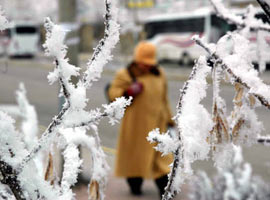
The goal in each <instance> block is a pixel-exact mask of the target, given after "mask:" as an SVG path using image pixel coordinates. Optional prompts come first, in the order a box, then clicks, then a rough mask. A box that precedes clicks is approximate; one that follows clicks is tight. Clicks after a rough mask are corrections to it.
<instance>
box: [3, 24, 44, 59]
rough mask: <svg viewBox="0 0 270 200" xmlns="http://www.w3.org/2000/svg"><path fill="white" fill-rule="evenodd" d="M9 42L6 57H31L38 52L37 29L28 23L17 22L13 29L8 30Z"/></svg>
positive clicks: (34, 25) (38, 37)
mask: <svg viewBox="0 0 270 200" xmlns="http://www.w3.org/2000/svg"><path fill="white" fill-rule="evenodd" d="M8 37H9V42H8V45H7V49H6V53H7V55H8V56H10V57H13V56H29V57H33V56H35V55H36V53H37V52H38V50H39V46H38V43H39V39H40V34H39V29H38V26H37V25H36V24H34V23H30V22H17V23H16V24H15V25H14V27H13V28H10V29H9V30H8Z"/></svg>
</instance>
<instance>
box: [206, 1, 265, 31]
mask: <svg viewBox="0 0 270 200" xmlns="http://www.w3.org/2000/svg"><path fill="white" fill-rule="evenodd" d="M210 2H211V4H212V5H213V7H214V9H215V11H216V13H217V15H219V16H220V17H222V18H223V19H224V20H226V21H228V22H229V23H231V24H235V25H237V27H239V28H241V29H243V28H246V27H249V29H250V30H251V31H259V30H260V31H268V32H270V26H269V25H265V24H262V23H261V22H259V21H258V20H257V23H250V21H245V19H243V18H242V17H241V16H237V15H235V14H232V13H231V12H230V11H229V10H227V9H226V8H225V7H224V5H223V3H222V2H221V1H220V0H210ZM254 20H255V19H254Z"/></svg>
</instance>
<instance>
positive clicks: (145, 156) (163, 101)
mask: <svg viewBox="0 0 270 200" xmlns="http://www.w3.org/2000/svg"><path fill="white" fill-rule="evenodd" d="M157 69H158V71H159V72H160V74H159V75H155V74H153V73H150V72H149V73H143V72H142V71H140V70H139V68H137V67H133V68H132V70H131V72H132V74H134V75H135V77H136V80H137V81H138V82H140V83H142V84H143V92H142V93H140V94H139V95H138V96H136V97H135V98H134V100H133V102H132V105H131V106H129V107H128V108H127V110H126V112H125V115H124V118H123V119H122V124H121V129H120V136H119V140H118V147H117V157H116V166H115V175H116V176H121V177H143V178H159V177H161V176H164V175H165V174H168V173H169V171H170V169H169V165H170V164H171V162H172V155H169V156H164V157H161V154H160V153H159V152H157V151H156V150H155V149H154V148H153V147H154V145H153V144H150V143H149V142H148V141H147V139H146V137H147V136H148V133H149V132H150V131H151V130H153V129H155V128H159V129H160V131H161V132H165V131H166V129H167V126H168V124H169V123H170V124H172V123H173V121H172V120H171V117H172V116H171V112H170V108H169V104H168V99H167V82H166V78H165V74H164V71H163V70H162V69H161V68H160V67H158V68H157ZM131 83H132V78H131V76H130V73H129V72H128V70H127V68H125V69H121V70H120V71H118V72H117V74H116V77H115V79H114V80H113V82H112V84H111V87H110V89H109V97H110V99H111V100H113V99H115V98H116V97H121V96H123V94H124V92H125V91H126V89H127V88H128V87H129V86H130V84H131Z"/></svg>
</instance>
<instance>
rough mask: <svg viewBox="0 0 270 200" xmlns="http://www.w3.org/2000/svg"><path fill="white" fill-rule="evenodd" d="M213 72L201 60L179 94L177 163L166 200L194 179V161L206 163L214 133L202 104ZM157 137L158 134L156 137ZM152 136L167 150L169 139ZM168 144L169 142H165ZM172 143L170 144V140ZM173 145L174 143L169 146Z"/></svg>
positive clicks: (164, 199) (175, 163) (176, 118)
mask: <svg viewBox="0 0 270 200" xmlns="http://www.w3.org/2000/svg"><path fill="white" fill-rule="evenodd" d="M209 72H210V67H208V66H207V64H206V58H205V57H201V58H200V59H199V60H198V61H197V63H196V64H195V66H194V67H193V70H192V73H191V75H190V77H189V79H188V81H187V82H185V84H184V86H183V89H182V90H181V91H180V97H179V102H178V105H177V114H176V117H175V121H176V124H177V129H178V135H177V136H176V137H175V138H173V139H174V143H175V145H177V146H174V147H173V148H172V149H171V150H172V151H173V154H174V162H173V165H172V169H171V173H170V175H169V181H168V184H167V187H166V189H165V193H164V195H163V198H162V199H163V200H169V199H172V198H173V197H174V196H175V194H176V193H178V192H179V191H180V186H181V184H183V183H184V181H185V179H186V178H188V177H189V176H191V174H192V169H191V167H190V164H191V163H192V162H194V161H195V160H200V159H205V158H206V157H207V155H208V152H209V149H210V148H209V145H208V144H207V142H206V138H207V136H208V133H209V132H210V130H211V129H212V123H211V118H210V115H209V113H208V112H207V111H206V109H205V108H204V107H203V106H202V105H201V104H200V101H201V100H202V99H203V98H204V97H205V96H206V92H205V90H206V88H207V83H206V76H207V74H208V73H209ZM198 113H200V114H199V115H201V117H202V118H203V119H204V120H205V123H204V124H205V126H204V127H201V129H200V130H198V129H197V127H198V125H199V124H201V121H200V117H198ZM155 135H156V134H155ZM155 135H154V137H153V135H150V138H152V139H153V140H155V138H156V139H157V140H161V141H162V143H161V144H160V145H162V144H163V145H162V146H158V147H162V148H159V149H160V150H163V151H164V150H165V152H164V153H168V152H166V150H168V148H164V147H167V146H168V144H166V145H164V143H166V142H168V140H167V137H164V138H163V137H158V136H155ZM165 139H166V140H167V141H166V140H165ZM169 141H170V140H169ZM169 143H171V142H169Z"/></svg>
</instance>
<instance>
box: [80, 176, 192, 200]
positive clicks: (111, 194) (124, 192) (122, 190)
mask: <svg viewBox="0 0 270 200" xmlns="http://www.w3.org/2000/svg"><path fill="white" fill-rule="evenodd" d="M75 191H76V199H77V200H87V199H88V194H87V186H86V185H79V186H78V187H77V188H76V189H75ZM105 195H106V197H105V199H107V200H159V196H158V190H157V188H156V186H155V185H154V182H153V181H151V180H145V181H144V183H143V195H142V196H139V197H136V196H132V195H130V193H129V188H128V185H127V184H126V181H125V180H124V179H120V178H116V177H114V176H113V175H110V176H109V181H108V184H107V187H106V191H105ZM187 199H188V198H187V186H186V185H184V186H183V188H182V192H181V195H180V194H179V195H178V196H177V197H175V200H187Z"/></svg>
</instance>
